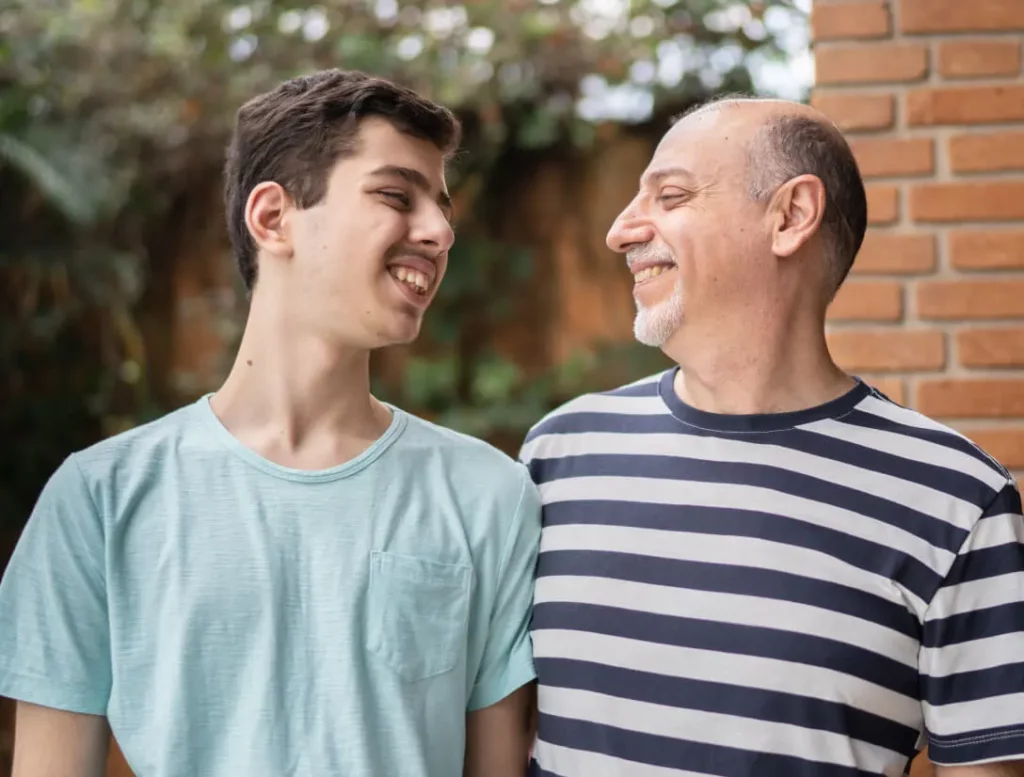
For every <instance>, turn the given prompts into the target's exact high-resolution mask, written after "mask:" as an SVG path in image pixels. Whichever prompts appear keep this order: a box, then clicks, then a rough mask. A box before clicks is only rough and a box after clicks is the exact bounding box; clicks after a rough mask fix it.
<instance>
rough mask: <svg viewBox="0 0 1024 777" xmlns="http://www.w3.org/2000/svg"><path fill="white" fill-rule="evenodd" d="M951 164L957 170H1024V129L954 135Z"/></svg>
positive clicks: (951, 140)
mask: <svg viewBox="0 0 1024 777" xmlns="http://www.w3.org/2000/svg"><path fill="white" fill-rule="evenodd" d="M949 163H950V166H951V167H952V168H953V172H955V173H982V172H993V171H997V170H1024V132H988V133H985V134H981V135H978V134H969V135H954V136H953V137H951V138H950V139H949Z"/></svg>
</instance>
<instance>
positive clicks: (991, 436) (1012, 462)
mask: <svg viewBox="0 0 1024 777" xmlns="http://www.w3.org/2000/svg"><path fill="white" fill-rule="evenodd" d="M959 431H960V432H961V433H962V434H964V435H966V436H967V437H969V438H970V439H972V440H974V443H975V445H977V446H978V447H980V448H981V449H982V450H983V451H985V453H987V454H988V455H989V456H991V457H992V458H994V459H995V460H996V461H998V462H999V463H1000V464H1002V465H1003V466H1004V467H1006V468H1007V469H1024V426H1016V425H1014V426H1005V427H1001V428H999V429H972V428H970V427H968V428H966V429H965V428H961V429H959Z"/></svg>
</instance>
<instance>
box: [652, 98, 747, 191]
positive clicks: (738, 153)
mask: <svg viewBox="0 0 1024 777" xmlns="http://www.w3.org/2000/svg"><path fill="white" fill-rule="evenodd" d="M743 114H744V111H742V110H735V109H733V108H712V109H708V110H704V111H700V112H698V113H695V114H691V115H690V116H687V117H685V118H683V119H681V120H680V121H679V122H678V123H676V124H675V125H674V126H673V127H672V128H671V129H670V130H669V131H668V132H667V133H666V134H665V136H664V137H663V138H662V139H661V142H660V143H659V144H658V147H657V149H656V150H655V152H654V156H653V157H652V158H651V163H650V165H649V166H648V168H647V171H646V173H645V175H646V176H647V178H648V179H649V178H650V177H651V176H652V175H653V176H656V175H657V173H658V172H659V171H663V170H667V169H678V168H682V169H685V170H687V171H689V172H690V174H691V175H692V177H693V178H695V179H698V180H701V179H706V178H709V177H715V176H720V175H723V174H728V173H729V172H730V171H736V172H740V171H743V170H744V169H745V166H746V160H747V149H748V146H749V143H750V141H751V139H752V137H753V129H754V128H755V127H756V126H757V124H756V122H754V121H752V120H751V117H750V116H745V115H743Z"/></svg>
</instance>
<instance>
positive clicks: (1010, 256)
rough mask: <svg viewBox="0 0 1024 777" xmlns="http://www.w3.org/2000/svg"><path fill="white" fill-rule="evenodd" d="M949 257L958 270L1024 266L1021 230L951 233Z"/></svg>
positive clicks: (972, 230) (969, 230)
mask: <svg viewBox="0 0 1024 777" xmlns="http://www.w3.org/2000/svg"><path fill="white" fill-rule="evenodd" d="M949 256H950V259H951V261H952V264H953V266H954V267H955V268H957V269H958V270H1005V269H1015V268H1018V267H1024V230H1020V229H1012V230H1010V229H1008V230H983V229H963V230H959V231H955V232H950V233H949Z"/></svg>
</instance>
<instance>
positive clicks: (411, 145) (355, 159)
mask: <svg viewBox="0 0 1024 777" xmlns="http://www.w3.org/2000/svg"><path fill="white" fill-rule="evenodd" d="M346 162H348V163H349V164H350V166H351V165H356V166H358V167H359V168H360V171H361V172H364V173H369V172H370V171H373V170H376V169H378V168H380V167H384V166H392V167H403V168H410V169H413V170H418V171H419V172H421V173H422V174H423V175H424V176H426V177H427V179H428V180H430V181H431V183H432V184H434V185H435V186H437V187H438V188H440V187H442V186H443V184H444V168H445V154H444V152H443V151H441V149H439V148H438V147H437V146H435V145H434V144H433V143H431V142H430V141H429V140H424V139H422V138H417V137H414V136H413V135H409V134H407V133H405V132H402V131H401V130H399V129H398V128H396V127H395V126H394V125H393V124H392V123H391V122H389V121H387V120H386V119H382V118H380V117H377V116H371V117H368V118H366V119H363V121H361V122H360V123H359V129H358V130H357V133H356V148H355V154H354V155H353V156H351V157H347V158H346V159H343V160H342V164H344V163H346Z"/></svg>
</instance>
